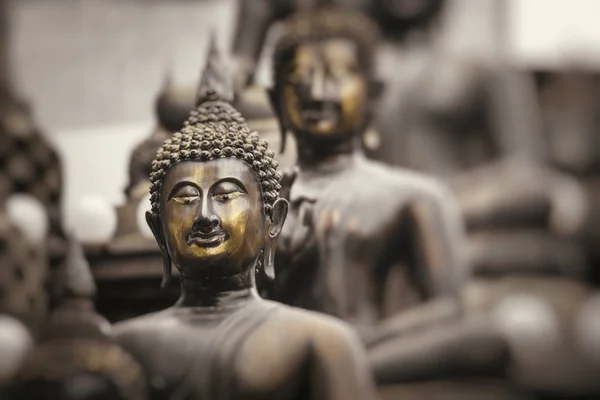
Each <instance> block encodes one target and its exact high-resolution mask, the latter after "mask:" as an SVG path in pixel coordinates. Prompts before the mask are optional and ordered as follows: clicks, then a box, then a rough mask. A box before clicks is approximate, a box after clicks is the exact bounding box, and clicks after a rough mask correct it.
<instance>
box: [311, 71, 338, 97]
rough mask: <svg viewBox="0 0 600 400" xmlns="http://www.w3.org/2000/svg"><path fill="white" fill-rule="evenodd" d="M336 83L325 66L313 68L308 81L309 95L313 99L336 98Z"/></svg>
mask: <svg viewBox="0 0 600 400" xmlns="http://www.w3.org/2000/svg"><path fill="white" fill-rule="evenodd" d="M337 94H338V85H337V82H336V80H335V78H334V77H333V76H332V75H331V74H330V73H329V72H328V71H327V70H326V69H325V68H315V70H314V71H313V74H312V80H311V83H310V96H311V98H312V99H313V100H318V101H327V100H334V99H337V97H338V96H337Z"/></svg>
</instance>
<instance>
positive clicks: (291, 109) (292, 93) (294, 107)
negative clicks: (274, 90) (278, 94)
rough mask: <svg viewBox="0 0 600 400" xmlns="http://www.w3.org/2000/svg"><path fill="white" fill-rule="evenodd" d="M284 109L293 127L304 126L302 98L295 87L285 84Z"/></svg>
mask: <svg viewBox="0 0 600 400" xmlns="http://www.w3.org/2000/svg"><path fill="white" fill-rule="evenodd" d="M282 99H283V101H282V103H283V104H282V105H281V106H282V110H283V113H284V115H285V117H286V120H287V121H288V122H289V123H290V124H292V126H293V127H298V126H302V117H301V113H302V110H301V107H300V98H299V97H298V94H297V93H296V90H295V88H293V87H291V86H285V87H284V88H283V91H282Z"/></svg>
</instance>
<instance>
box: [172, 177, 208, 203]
mask: <svg viewBox="0 0 600 400" xmlns="http://www.w3.org/2000/svg"><path fill="white" fill-rule="evenodd" d="M200 197H201V195H200V190H199V189H198V187H196V186H194V185H191V184H189V183H187V182H182V183H181V184H179V185H177V186H175V187H174V188H173V190H172V191H171V195H170V196H169V200H173V201H175V202H176V203H179V204H192V203H195V202H197V201H199V200H200Z"/></svg>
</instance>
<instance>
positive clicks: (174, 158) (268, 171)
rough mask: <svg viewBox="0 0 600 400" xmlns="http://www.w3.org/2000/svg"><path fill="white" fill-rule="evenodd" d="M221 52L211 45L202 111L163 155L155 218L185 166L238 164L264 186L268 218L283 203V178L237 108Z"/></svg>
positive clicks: (157, 170)
mask: <svg viewBox="0 0 600 400" xmlns="http://www.w3.org/2000/svg"><path fill="white" fill-rule="evenodd" d="M219 62H220V60H219V58H218V52H217V51H216V47H215V45H214V41H212V43H211V48H210V51H209V55H208V60H207V66H206V68H205V70H204V73H203V77H202V80H201V83H200V88H199V90H198V101H197V103H198V106H197V109H196V110H195V111H192V112H191V113H190V116H189V117H188V119H187V121H186V122H185V124H184V127H183V128H182V129H181V130H180V131H179V132H176V133H175V134H173V136H172V137H171V138H170V139H167V140H166V141H165V142H164V144H163V146H162V147H161V148H159V149H158V151H157V153H156V158H155V159H154V161H153V162H152V172H151V173H150V202H151V205H152V214H154V215H158V214H159V213H160V211H159V204H160V189H161V187H162V182H163V179H164V177H165V175H166V174H167V171H168V170H169V168H171V167H172V166H173V165H175V164H177V163H179V162H182V161H210V160H214V159H217V158H237V159H239V160H241V161H243V162H245V163H246V164H248V165H249V166H250V167H251V168H252V170H253V171H254V173H255V174H256V177H257V179H258V181H259V183H260V185H261V191H262V196H263V204H264V208H265V213H266V214H267V215H270V212H271V210H272V208H273V204H274V203H275V201H276V200H277V199H278V198H279V191H280V190H281V185H280V184H279V179H280V178H281V175H280V174H279V172H278V171H277V167H278V165H279V164H278V163H277V161H275V160H274V159H273V153H272V152H270V151H269V150H268V144H267V142H265V141H264V140H261V139H260V137H259V136H258V133H256V132H253V131H251V130H250V128H248V125H247V124H246V120H245V119H244V117H242V115H241V114H240V112H239V111H238V110H236V109H235V108H234V107H233V106H232V105H231V104H230V101H231V97H228V96H229V94H230V93H232V92H231V91H230V89H229V87H230V86H228V84H227V82H226V81H224V79H223V75H222V71H223V70H224V69H223V68H222V67H220V65H218V63H219Z"/></svg>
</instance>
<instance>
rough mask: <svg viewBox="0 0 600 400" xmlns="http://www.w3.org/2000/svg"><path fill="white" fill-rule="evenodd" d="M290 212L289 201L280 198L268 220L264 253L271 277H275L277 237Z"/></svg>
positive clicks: (268, 273) (264, 262)
mask: <svg viewBox="0 0 600 400" xmlns="http://www.w3.org/2000/svg"><path fill="white" fill-rule="evenodd" d="M287 213H288V202H287V200H285V199H278V200H277V201H276V202H275V203H274V204H273V209H272V210H271V217H269V218H268V220H267V237H266V239H265V247H264V254H263V268H264V271H265V275H267V277H269V279H275V250H276V249H277V238H278V237H279V234H280V233H281V229H282V228H283V223H284V222H285V218H286V217H287Z"/></svg>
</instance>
